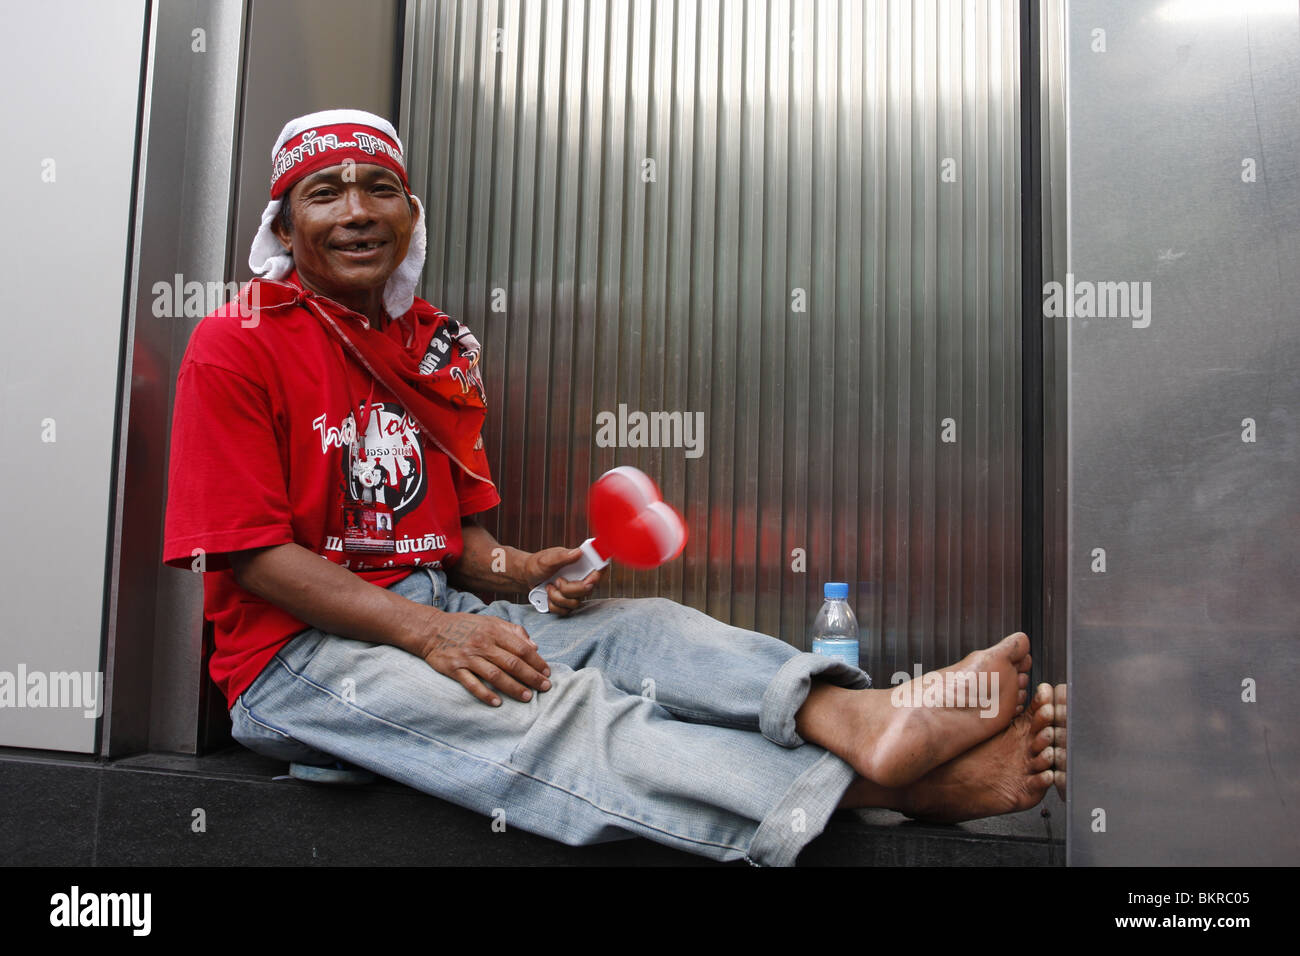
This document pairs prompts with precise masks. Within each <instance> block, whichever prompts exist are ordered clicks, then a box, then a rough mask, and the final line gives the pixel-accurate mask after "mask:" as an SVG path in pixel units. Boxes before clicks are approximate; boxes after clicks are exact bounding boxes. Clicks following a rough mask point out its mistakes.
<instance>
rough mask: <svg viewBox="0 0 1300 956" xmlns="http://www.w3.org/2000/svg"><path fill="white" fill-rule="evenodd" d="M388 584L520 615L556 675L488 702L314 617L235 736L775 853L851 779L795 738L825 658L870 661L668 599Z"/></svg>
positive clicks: (558, 825)
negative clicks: (521, 600) (523, 599)
mask: <svg viewBox="0 0 1300 956" xmlns="http://www.w3.org/2000/svg"><path fill="white" fill-rule="evenodd" d="M391 590H392V591H393V592H394V593H396V594H400V595H402V596H403V597H406V598H409V599H410V600H412V601H418V602H420V603H421V604H426V605H432V606H434V607H438V608H441V609H442V610H444V611H450V612H462V613H473V614H491V615H493V616H495V617H499V618H504V619H506V620H508V621H511V622H513V623H515V624H518V625H520V626H521V627H523V628H524V630H525V631H527V632H528V634H529V636H530V637H532V639H533V640H534V641H536V642H537V644H538V652H539V653H540V654H541V656H542V658H543V659H544V660H545V661H546V662H547V664H548V665H549V666H550V669H551V676H550V680H551V689H550V690H548V691H546V692H544V693H540V694H539V693H534V694H533V698H532V700H530V701H528V702H527V703H524V702H521V701H517V700H513V699H511V698H509V697H507V696H506V695H504V694H499V695H498V696H500V697H501V698H502V703H501V706H500V707H490V706H488V705H486V704H484V703H481V702H480V701H478V700H477V699H476V698H474V697H472V696H471V695H470V693H469V692H468V691H467V690H465V688H464V687H462V686H461V685H460V684H459V683H458V682H456V681H455V680H453V679H452V678H450V677H446V676H444V675H442V674H440V673H438V672H437V671H435V670H434V669H433V668H432V667H430V666H429V665H428V664H426V663H425V662H424V661H423V660H421V659H420V658H418V657H416V656H414V655H412V654H408V653H407V652H406V651H403V650H399V649H398V648H395V647H392V646H390V645H386V644H368V643H365V642H362V641H354V640H350V639H347V638H342V637H338V636H337V635H332V634H324V633H322V632H320V631H318V630H315V629H312V630H307V631H304V632H303V633H301V634H299V635H297V636H296V637H294V639H293V640H291V641H290V642H289V643H288V644H287V645H286V646H285V647H284V648H282V649H281V650H280V652H279V653H278V654H277V655H276V656H275V658H274V659H272V660H271V662H270V663H269V664H267V666H266V668H265V669H264V670H263V671H262V673H261V674H259V675H258V677H257V679H256V680H255V681H254V682H253V684H252V685H251V686H250V687H249V688H248V689H247V690H246V691H245V692H244V693H243V694H241V695H240V697H239V699H238V700H237V701H236V702H235V705H234V706H233V707H232V708H231V711H230V717H231V720H232V721H233V723H234V736H235V739H236V740H238V741H239V742H240V743H242V744H243V745H244V746H246V747H248V748H249V749H251V750H254V751H256V752H258V753H261V754H264V755H266V756H269V757H274V758H277V759H282V760H288V761H296V762H300V763H316V764H326V763H330V762H332V761H333V759H334V758H339V759H342V760H346V761H348V762H349V763H353V764H356V765H357V766H360V767H365V768H367V769H369V770H373V771H374V772H375V773H378V774H380V775H382V776H385V777H388V778H389V779H392V780H396V781H399V782H401V783H404V784H407V785H408V786H411V787H414V788H416V789H417V790H422V791H424V792H425V793H430V794H433V795H435V796H438V797H441V798H442V799H444V800H448V801H450V802H452V803H455V804H459V805H460V806H462V807H467V808H469V809H471V810H476V811H478V812H480V813H483V814H485V815H488V816H493V817H494V818H496V819H504V822H505V824H506V826H507V827H511V826H514V827H519V828H520V829H522V830H528V831H530V832H532V833H538V834H541V835H543V836H547V837H550V838H552V839H555V840H558V841H560V842H562V843H567V844H573V845H578V844H587V843H600V842H604V841H607V840H616V839H621V838H626V837H628V836H632V835H636V836H643V837H647V838H649V839H651V840H655V841H657V842H659V843H665V844H667V845H669V846H674V847H677V848H679V849H682V850H687V851H689V852H692V853H698V854H702V855H704V856H708V857H712V858H714V859H717V860H735V859H741V858H744V859H746V860H748V861H749V862H751V863H755V864H761V865H773V866H788V865H791V864H793V863H794V860H795V857H796V856H797V855H798V853H799V851H800V850H801V849H802V848H803V847H804V845H805V844H806V843H807V842H808V841H809V840H811V839H812V838H813V837H815V836H816V835H817V834H819V833H820V832H821V831H822V830H823V828H824V827H825V825H826V821H827V820H828V819H829V818H830V815H831V813H832V812H833V811H834V809H835V806H836V804H838V803H839V800H840V798H841V797H842V796H843V794H844V791H845V789H846V788H847V787H848V785H849V783H850V782H852V780H853V778H854V772H853V770H852V768H851V767H850V766H849V765H848V764H847V763H845V762H844V761H843V760H841V759H840V758H839V757H837V756H835V755H834V754H832V753H830V752H829V751H826V750H823V749H822V748H820V747H818V746H816V745H814V744H810V743H805V742H804V741H803V740H802V739H801V738H800V737H799V735H798V734H797V733H796V732H795V713H796V712H797V711H798V709H799V708H800V707H801V706H802V705H803V702H804V700H805V698H806V697H807V694H808V690H809V687H810V686H811V682H812V678H813V676H814V675H816V676H817V678H818V679H819V680H825V681H828V682H831V683H834V684H839V685H841V686H844V687H853V688H861V687H867V686H870V680H869V678H868V677H867V675H866V674H864V673H863V672H862V671H860V670H858V669H857V668H855V667H850V666H848V665H846V664H843V663H840V662H838V661H834V660H832V659H830V658H827V657H822V656H819V655H814V654H804V653H800V652H799V651H797V650H795V649H794V648H792V647H790V646H789V645H788V644H785V643H784V642H782V641H779V640H777V639H775V638H772V637H768V636H766V635H763V634H756V633H754V632H753V631H746V630H742V629H740V628H735V627H730V626H728V625H726V624H723V623H721V622H719V621H716V620H714V619H713V618H711V617H709V616H707V615H705V614H702V613H700V612H699V611H696V610H693V609H691V608H688V607H684V606H683V605H680V604H676V603H674V602H672V601H668V600H663V599H659V598H643V599H637V600H627V599H612V600H603V601H589V602H588V603H587V604H586V605H584V606H583V608H582V609H581V610H580V611H578V612H576V613H574V614H572V615H570V616H569V617H567V618H566V617H558V616H556V615H554V614H539V613H538V612H537V611H535V610H534V609H533V608H532V607H531V606H530V605H527V604H510V603H508V602H506V601H497V602H495V603H493V604H491V605H484V604H483V602H482V601H480V600H479V599H478V598H477V597H475V596H474V595H473V594H470V593H468V592H465V591H457V590H455V589H454V588H451V587H450V586H449V585H448V583H447V578H446V575H445V574H444V573H443V572H442V571H441V570H436V569H420V570H418V571H416V572H414V573H412V574H411V575H409V576H408V577H406V578H404V579H403V580H401V581H399V582H397V583H396V584H394V585H392V588H391ZM503 815H504V816H503Z"/></svg>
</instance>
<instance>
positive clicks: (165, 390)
mask: <svg viewBox="0 0 1300 956" xmlns="http://www.w3.org/2000/svg"><path fill="white" fill-rule="evenodd" d="M244 10H245V4H244V2H243V0H181V2H161V0H155V2H154V4H153V7H152V12H151V15H150V32H151V36H150V41H149V49H148V58H147V61H146V68H147V74H146V76H147V82H146V84H145V99H144V104H143V109H144V117H143V122H142V126H141V151H140V157H139V166H138V173H137V178H138V183H139V186H138V189H137V196H136V216H135V241H134V251H135V256H134V261H133V263H132V273H131V284H130V289H131V301H130V303H129V308H128V325H127V342H128V343H129V352H128V354H129V357H130V361H129V364H128V365H127V368H126V379H125V381H126V386H127V387H126V388H125V389H124V394H123V407H122V416H121V421H122V422H123V423H125V424H124V427H122V441H121V443H120V447H119V456H118V462H117V467H118V474H119V476H120V477H119V480H118V500H117V507H116V509H115V514H114V523H113V532H114V541H115V558H116V560H115V562H114V566H113V572H112V586H111V593H110V606H109V618H108V622H109V623H108V639H107V644H108V648H107V668H106V672H107V710H106V712H105V718H106V719H105V721H104V724H103V726H102V728H101V733H100V739H101V751H102V752H103V753H104V754H105V755H107V756H113V757H115V756H120V755H122V754H127V753H135V752H138V751H141V750H146V749H155V750H170V751H177V752H182V753H193V752H194V751H195V741H196V726H197V720H198V712H199V701H200V694H201V689H202V686H203V680H204V677H203V674H202V667H201V664H202V631H203V583H202V577H201V575H199V574H196V573H193V572H189V571H178V570H175V569H173V568H164V567H163V566H162V562H161V556H162V533H163V515H164V508H165V503H166V496H167V495H168V494H169V493H170V491H171V490H172V489H169V488H167V460H168V441H169V438H170V435H171V412H172V403H173V400H174V397H175V386H176V373H177V371H178V369H179V367H180V362H181V358H182V357H183V356H184V354H185V348H186V345H187V344H188V342H189V337H190V333H191V332H192V331H193V329H194V326H195V325H197V324H198V321H199V318H200V316H196V315H187V314H185V310H184V309H183V308H177V307H176V303H175V302H174V301H172V302H171V306H170V308H168V307H166V303H165V302H161V303H160V300H159V294H160V289H159V284H160V283H161V286H163V287H167V288H169V289H172V290H173V291H174V289H175V286H176V278H175V277H176V276H177V275H180V276H181V277H182V279H181V282H182V288H184V283H187V282H192V281H197V282H200V283H203V284H204V287H205V288H207V287H208V283H218V284H219V283H223V282H224V281H225V261H226V236H227V234H228V233H229V232H230V194H231V187H232V175H231V170H232V166H233V162H232V160H233V156H234V149H235V143H236V141H237V128H236V127H237V111H238V101H239V80H240V67H241V63H242V51H243V36H244V33H243V31H244V28H245V21H244ZM195 30H202V31H203V33H202V34H201V35H200V36H196V35H195V32H194V31H195ZM174 298H175V296H174V295H173V296H172V299H174ZM214 304H215V302H214ZM156 305H158V306H159V307H157V308H156V307H155V306H156ZM175 491H176V493H177V494H184V491H185V489H183V488H182V489H175Z"/></svg>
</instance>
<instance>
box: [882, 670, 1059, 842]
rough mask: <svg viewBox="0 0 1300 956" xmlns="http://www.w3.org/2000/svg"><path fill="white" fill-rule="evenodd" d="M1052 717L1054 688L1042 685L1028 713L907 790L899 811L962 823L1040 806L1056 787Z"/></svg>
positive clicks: (921, 818)
mask: <svg viewBox="0 0 1300 956" xmlns="http://www.w3.org/2000/svg"><path fill="white" fill-rule="evenodd" d="M1052 716H1053V705H1052V687H1051V685H1050V684H1039V685H1038V688H1037V690H1036V691H1035V693H1034V699H1033V700H1032V701H1030V703H1029V710H1028V711H1027V712H1026V713H1023V714H1020V715H1019V716H1017V717H1016V718H1015V719H1014V720H1012V721H1011V725H1010V726H1009V727H1007V728H1006V730H1004V731H1002V733H1000V734H998V735H997V736H996V737H992V738H990V739H989V740H986V741H984V742H983V743H982V744H980V745H978V746H977V747H974V748H972V749H971V750H968V751H967V752H966V753H964V754H962V755H961V756H960V757H957V758H956V759H954V760H950V761H948V762H947V763H946V764H944V765H943V766H941V767H937V768H935V769H934V770H932V771H930V772H929V773H928V774H926V775H925V776H924V777H922V778H921V779H920V780H918V781H917V782H916V783H914V784H912V785H911V786H909V787H905V788H903V790H902V791H901V792H900V793H899V794H898V796H897V803H896V809H898V810H900V811H901V812H902V813H904V814H906V815H907V816H909V817H913V818H915V819H918V820H927V821H932V822H935V823H960V822H961V821H963V820H975V819H978V818H979V817H991V816H996V815H997V814H1000V813H1016V812H1018V811H1020V810H1028V809H1030V808H1031V807H1034V806H1037V805H1038V803H1039V801H1041V800H1042V799H1043V796H1044V795H1045V794H1046V793H1047V791H1048V789H1049V788H1050V787H1051V786H1052V780H1053V774H1054V771H1053V770H1052V764H1053V761H1054V758H1055V754H1054V747H1053V743H1052V741H1053V737H1054V730H1055V728H1054V727H1053V726H1052Z"/></svg>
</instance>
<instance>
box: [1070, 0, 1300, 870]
mask: <svg viewBox="0 0 1300 956" xmlns="http://www.w3.org/2000/svg"><path fill="white" fill-rule="evenodd" d="M1068 10H1069V33H1068V51H1069V84H1068V103H1069V130H1070V142H1069V164H1070V180H1069V187H1070V194H1069V204H1070V227H1069V254H1070V262H1069V272H1070V273H1072V274H1073V275H1074V279H1075V281H1076V283H1084V282H1103V281H1111V282H1147V283H1150V287H1149V288H1150V296H1149V299H1147V304H1148V305H1149V307H1150V310H1149V314H1148V315H1147V316H1146V317H1145V318H1144V317H1142V316H1138V318H1137V322H1138V326H1136V327H1135V325H1134V323H1133V320H1132V319H1131V318H1127V317H1118V318H1117V317H1112V316H1113V314H1114V313H1113V312H1111V311H1110V310H1108V315H1107V316H1104V317H1102V316H1094V317H1078V318H1074V319H1072V320H1071V321H1070V323H1069V332H1070V390H1071V391H1070V468H1071V476H1070V520H1071V524H1072V542H1071V551H1070V561H1071V577H1070V623H1071V634H1070V685H1071V686H1070V702H1069V703H1070V739H1069V754H1070V802H1071V812H1070V817H1069V830H1068V836H1069V840H1068V845H1069V859H1070V862H1072V863H1101V864H1165V865H1168V864H1175V865H1183V864H1191V865H1201V864H1207V863H1215V864H1238V865H1240V864H1284V863H1290V864H1295V863H1297V862H1300V827H1298V826H1297V815H1296V807H1297V805H1300V746H1298V742H1300V735H1297V733H1296V727H1297V726H1298V725H1300V702H1298V699H1297V697H1296V695H1295V693H1294V688H1295V687H1296V686H1297V681H1298V680H1300V654H1298V653H1297V643H1296V637H1297V622H1298V621H1300V597H1298V596H1297V595H1298V592H1297V589H1296V568H1297V567H1300V554H1298V553H1297V550H1298V549H1297V544H1296V542H1297V538H1298V535H1297V532H1298V531H1300V508H1298V506H1297V502H1298V501H1300V494H1298V493H1297V488H1298V483H1297V479H1296V457H1297V449H1298V448H1300V441H1298V439H1300V433H1298V432H1297V421H1296V409H1297V408H1300V377H1298V376H1297V374H1296V370H1297V368H1300V314H1298V312H1297V306H1296V303H1297V302H1300V190H1297V188H1296V187H1297V184H1298V183H1300V10H1298V9H1297V6H1296V4H1295V3H1294V2H1273V0H1243V2H1240V3H1232V4H1218V3H1203V2H1193V0H1165V2H1162V3H1159V4H1131V3H1127V2H1121V0H1074V2H1072V3H1071V4H1070V5H1069V8H1068ZM1098 31H1101V32H1098ZM1102 42H1104V44H1105V51H1104V52H1102V51H1101V50H1100V49H1099V44H1101V43H1102ZM1252 170H1253V173H1252ZM1139 288H1140V287H1139ZM1130 311H1133V310H1131V309H1130ZM1147 321H1149V324H1146V325H1145V326H1144V325H1143V323H1145V322H1147ZM1247 419H1249V420H1250V422H1251V423H1253V427H1254V429H1255V434H1254V436H1253V437H1254V440H1253V441H1247V440H1243V438H1249V437H1251V436H1250V435H1249V431H1248V430H1249V429H1250V428H1251V424H1249V423H1248V422H1247V421H1246V420H1247ZM1096 549H1104V551H1105V560H1106V564H1105V568H1104V571H1103V570H1102V568H1101V567H1100V565H1099V564H1098V561H1099V555H1098V554H1097V551H1096ZM1248 681H1249V682H1251V683H1253V685H1254V686H1253V690H1252V688H1251V686H1250V684H1248V683H1247V682H1248ZM1098 810H1101V811H1104V813H1105V818H1104V829H1102V828H1099V826H1098V824H1099V822H1100V817H1099V815H1098V813H1097V811H1098Z"/></svg>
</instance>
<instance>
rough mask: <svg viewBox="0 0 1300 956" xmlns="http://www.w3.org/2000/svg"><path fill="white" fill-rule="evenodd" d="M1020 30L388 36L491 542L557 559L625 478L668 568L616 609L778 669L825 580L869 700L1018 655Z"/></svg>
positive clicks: (529, 8)
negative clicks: (608, 477) (675, 550)
mask: <svg viewBox="0 0 1300 956" xmlns="http://www.w3.org/2000/svg"><path fill="white" fill-rule="evenodd" d="M1016 9H1017V8H1016V5H1015V3H1014V2H1013V0H979V2H976V0H970V2H966V3H963V4H955V3H946V2H943V3H941V2H937V0H918V2H916V3H909V2H899V0H873V2H868V3H861V2H848V0H845V2H832V0H824V2H817V3H806V2H790V0H773V2H747V3H722V2H718V0H699V2H696V0H677V2H672V0H658V2H652V0H634V2H604V0H591V2H582V0H550V2H535V3H520V2H512V0H487V2H458V0H415V2H412V3H410V4H408V7H407V11H408V20H407V40H408V48H407V51H406V55H405V60H406V63H407V64H408V68H407V72H406V74H405V79H404V102H403V111H402V112H403V117H404V122H405V123H406V128H405V130H404V132H405V134H406V136H407V138H408V140H409V141H410V142H411V143H412V144H413V148H412V153H413V156H412V161H411V168H412V172H413V178H414V180H415V182H416V184H417V187H416V188H417V189H418V190H421V191H422V192H421V194H422V195H423V196H424V197H425V198H426V200H427V204H428V207H429V211H430V256H429V262H428V266H427V268H426V271H425V285H424V290H423V294H424V295H425V297H426V298H428V299H429V300H430V301H432V302H434V303H435V304H437V305H439V306H441V307H442V308H444V309H446V310H447V311H449V312H451V313H452V314H456V315H459V316H460V317H462V318H464V319H465V320H466V321H468V322H469V324H470V326H471V327H472V328H473V329H475V330H476V332H477V333H478V334H479V336H480V338H481V339H482V340H483V343H484V347H485V364H486V369H485V374H486V376H487V385H488V390H489V406H490V412H489V424H488V430H487V435H486V441H487V443H488V447H489V455H490V458H491V461H492V464H493V467H494V471H495V475H496V477H497V479H498V481H499V484H500V486H501V492H502V498H503V504H502V506H501V507H500V508H499V509H497V511H496V512H495V513H494V515H493V516H491V519H490V522H489V523H490V526H491V527H492V528H493V530H494V531H495V532H496V533H497V534H498V536H499V537H500V538H501V540H503V541H507V542H509V543H512V544H517V545H519V546H520V547H525V548H538V547H542V546H549V545H554V544H559V543H568V544H576V543H577V542H579V541H581V540H582V539H583V538H584V537H586V534H587V530H588V529H587V526H586V518H585V514H584V508H585V502H586V489H587V487H588V485H589V484H590V482H591V481H592V480H594V479H595V478H596V477H597V476H599V475H600V474H601V473H602V472H603V471H605V470H606V469H608V468H610V467H612V466H614V465H615V464H633V465H637V466H638V467H641V468H643V469H645V470H646V471H647V472H649V473H650V474H651V475H652V476H653V477H654V478H655V479H656V480H657V481H658V482H659V483H660V484H661V486H662V487H663V489H664V492H665V495H666V497H667V498H668V499H669V500H671V501H673V502H674V503H676V504H677V505H678V506H679V507H681V508H682V510H683V511H684V513H685V515H686V518H687V521H688V524H689V527H690V533H691V541H690V544H689V545H688V547H687V550H686V553H685V556H684V558H683V559H682V560H681V561H679V562H676V563H674V564H672V565H670V566H669V567H667V568H664V569H661V570H660V571H658V572H633V571H630V570H628V569H626V568H616V569H615V570H614V572H613V574H612V575H611V576H610V579H609V583H608V585H607V590H608V592H610V593H616V594H624V595H648V594H663V595H666V596H669V597H672V598H675V599H677V600H680V601H683V602H684V603H687V604H691V605H693V606H696V607H699V608H702V609H705V610H707V611H708V612H709V613H711V614H714V615H715V616H717V617H720V618H723V619H726V620H730V621H732V622H733V623H736V624H739V625H742V626H746V627H753V628H756V629H758V630H762V631H765V632H768V633H772V634H776V635H778V636H780V637H782V638H784V639H785V640H787V641H789V642H790V643H792V644H794V645H796V646H799V647H803V646H805V644H806V632H807V629H808V627H809V625H810V624H811V619H812V616H813V614H815V612H816V609H817V608H818V607H819V606H820V603H821V596H820V593H821V585H822V582H824V581H827V580H847V581H849V582H851V592H852V593H851V599H852V600H853V601H854V603H855V606H856V609H857V611H858V614H859V617H860V619H861V621H862V624H863V627H864V630H869V631H870V635H871V636H870V638H869V639H868V640H865V641H864V657H863V662H864V665H865V666H867V667H868V668H869V669H870V670H871V671H872V673H873V676H874V677H875V679H876V680H877V682H887V681H888V679H889V676H890V675H891V674H892V673H893V672H895V671H898V670H910V669H911V667H912V665H913V664H914V663H915V662H921V663H922V664H924V665H925V666H931V665H935V664H939V663H945V662H947V661H949V660H951V659H953V658H954V657H957V656H959V655H960V654H962V653H964V652H967V651H970V650H972V649H974V648H976V647H980V646H984V645H986V644H988V643H990V642H991V641H992V640H995V639H997V638H999V637H1001V636H1002V635H1004V634H1006V633H1009V632H1011V631H1014V630H1017V629H1018V628H1019V626H1020V625H1019V622H1018V621H1017V620H1016V618H1017V616H1018V614H1019V582H1020V567H1019V556H1018V552H1019V533H1020V532H1019V452H1020V435H1019V431H1018V424H1019V387H1020V384H1019V355H1018V343H1019V287H1018V284H1019V274H1018V270H1019V266H1018V263H1019V248H1018V216H1019V207H1018V183H1019V175H1018V142H1019V140H1018V135H1019V134H1018V114H1017V91H1018V65H1017V50H1018V39H1017V32H1018V18H1017V14H1016ZM947 159H951V160H952V161H953V162H952V164H950V166H951V170H952V172H953V174H954V176H955V179H954V181H945V178H944V175H943V174H944V171H945V169H946V168H949V167H948V166H945V163H944V161H945V160H947ZM651 161H652V162H653V176H651V175H650V165H649V163H650V162H651ZM497 301H499V302H503V303H504V306H505V311H504V312H501V311H494V309H493V304H494V302H497ZM620 405H626V406H627V408H628V411H629V412H633V411H641V412H647V413H648V412H653V411H677V412H687V413H689V412H702V413H703V415H704V423H705V425H704V427H705V432H704V442H703V446H702V448H703V453H702V454H701V455H700V456H699V457H693V458H688V457H686V449H685V448H681V447H673V448H662V447H660V448H648V447H638V448H634V447H621V448H611V447H601V445H600V444H599V443H598V441H597V439H598V437H599V430H598V423H597V416H598V415H599V414H600V413H602V412H613V413H615V414H617V412H618V409H619V406H620ZM947 418H951V419H953V428H954V429H955V438H956V440H955V442H946V441H943V440H942V431H943V424H942V423H943V420H944V419H947ZM795 549H800V552H796V550H795ZM796 553H803V554H805V555H806V559H805V560H806V565H804V567H805V568H806V570H802V571H800V570H794V569H793V568H794V566H795V565H796V563H797V558H796V557H795V554H796Z"/></svg>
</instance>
